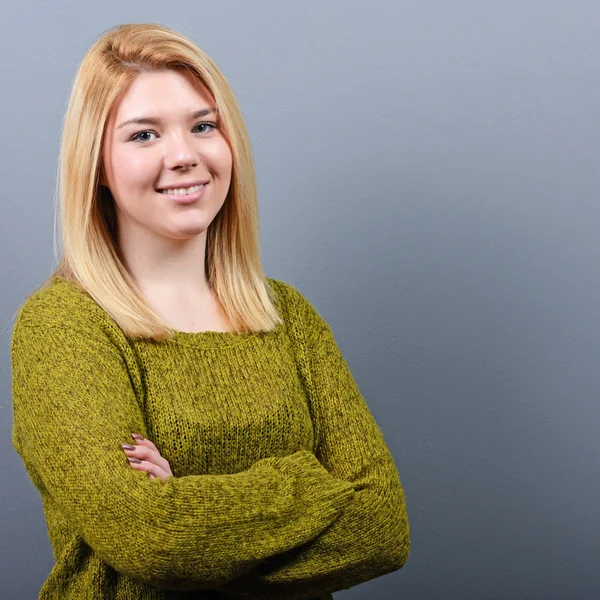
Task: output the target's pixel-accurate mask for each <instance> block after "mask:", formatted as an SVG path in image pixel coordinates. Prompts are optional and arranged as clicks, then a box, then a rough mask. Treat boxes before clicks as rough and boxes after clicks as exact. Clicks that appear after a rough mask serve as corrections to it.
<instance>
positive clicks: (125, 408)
mask: <svg viewBox="0 0 600 600" xmlns="http://www.w3.org/2000/svg"><path fill="white" fill-rule="evenodd" d="M268 282H269V285H270V286H271V287H272V288H273V290H274V291H275V304H276V306H277V308H278V310H279V312H280V315H281V316H282V319H283V321H284V323H283V324H282V325H279V326H278V327H277V328H276V329H275V330H273V331H271V332H267V333H251V334H243V333H233V332H215V331H206V332H200V333H186V332H178V333H177V334H176V336H175V338H174V339H172V340H169V341H165V342H154V341H151V340H138V341H133V340H131V339H129V338H128V337H126V336H125V335H124V334H123V332H122V330H121V329H120V328H119V327H118V326H117V325H116V323H115V321H114V320H112V319H111V318H110V316H109V315H108V314H107V313H106V312H105V311H104V310H103V309H102V308H101V307H100V306H99V305H98V304H97V303H96V302H95V301H94V300H93V299H92V297H91V296H90V295H89V294H87V293H85V292H83V291H82V290H81V289H80V288H78V287H77V286H75V285H74V284H72V283H70V282H67V281H65V280H63V279H58V278H56V279H55V280H54V282H53V284H52V285H51V286H50V287H47V288H45V289H42V290H38V291H37V292H35V293H34V294H33V295H32V296H30V297H29V298H28V299H27V300H26V302H25V303H24V304H23V306H22V307H21V308H20V310H19V313H18V316H17V320H16V322H15V326H14V329H13V334H12V344H11V359H12V386H13V387H12V393H13V408H14V417H13V419H14V420H13V437H12V440H13V445H14V448H15V450H16V451H17V452H18V454H19V455H20V457H21V458H22V460H23V463H24V465H25V468H26V469H27V472H28V474H29V476H30V478H31V480H32V482H33V484H34V485H35V487H36V488H37V490H38V491H39V493H40V495H41V500H42V503H43V507H44V515H45V519H46V524H47V527H48V536H49V539H50V542H51V545H52V549H53V553H54V557H55V560H56V562H55V565H54V567H53V568H52V570H51V572H50V574H49V576H48V578H47V580H46V581H45V583H44V585H43V587H42V589H41V591H40V595H39V598H42V599H53V600H54V599H60V600H87V599H89V600H100V599H103V598H111V599H112V600H134V599H135V600H137V599H144V600H151V599H152V600H167V599H168V600H174V599H184V598H187V599H190V598H199V599H204V598H206V599H217V598H221V599H224V598H239V599H265V600H284V599H285V600H292V599H295V598H298V599H309V598H316V597H320V598H331V595H330V594H331V592H334V591H336V590H342V589H346V588H349V587H351V586H354V585H357V584H360V583H362V582H365V581H368V580H371V579H373V578H376V577H379V576H381V575H384V574H387V573H390V572H392V571H395V570H397V569H400V568H401V567H402V566H403V565H404V563H405V562H406V560H407V558H408V552H409V545H410V541H409V526H408V520H407V515H406V505H405V498H404V493H403V490H402V486H401V482H400V477H399V475H398V471H397V470H396V467H395V464H394V460H393V458H392V456H391V454H390V452H389V450H388V448H387V446H386V443H385V441H384V438H383V435H382V432H381V430H380V429H379V427H378V425H377V423H376V422H375V420H374V419H373V416H372V415H371V413H370V412H369V409H368V407H367V404H366V403H365V400H364V399H363V397H362V396H361V393H360V391H359V389H358V387H357V385H356V383H355V381H354V379H353V377H352V375H351V373H350V370H349V368H348V365H347V363H346V361H345V360H344V358H343V356H342V354H341V353H340V350H339V348H338V346H337V344H336V341H335V339H334V336H333V334H332V331H331V328H330V327H329V326H328V325H327V323H326V322H325V321H324V320H323V319H322V318H321V317H320V316H319V314H318V313H317V312H316V310H315V309H314V308H313V306H312V305H311V304H310V303H309V302H308V301H307V300H306V299H305V298H304V297H303V296H302V295H301V294H300V293H299V292H298V291H297V290H296V289H295V288H294V287H292V286H291V285H289V284H286V283H284V282H282V281H278V280H275V279H271V278H269V279H268ZM131 433H139V434H141V435H143V436H144V437H147V438H148V439H150V440H151V441H152V442H154V444H155V445H156V446H157V448H158V450H159V452H160V454H161V455H162V456H163V457H164V458H166V459H167V460H168V461H169V464H170V466H171V469H172V472H173V477H169V478H167V480H166V481H165V482H162V481H161V480H160V479H159V478H156V479H150V478H148V475H147V473H145V472H141V471H135V470H134V469H132V468H131V467H130V466H129V463H128V461H127V457H126V455H125V453H124V452H123V450H122V449H121V444H122V443H133V441H132V438H131Z"/></svg>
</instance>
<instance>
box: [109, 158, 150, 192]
mask: <svg viewBox="0 0 600 600" xmlns="http://www.w3.org/2000/svg"><path fill="white" fill-rule="evenodd" d="M149 159H150V157H149V156H142V155H141V153H137V152H136V153H130V152H121V153H120V154H119V155H118V156H115V158H114V163H113V165H114V166H113V168H114V172H115V179H116V180H117V186H119V185H125V186H128V187H130V186H133V187H137V186H139V187H146V186H147V185H148V183H149V182H152V179H153V171H152V161H151V160H149Z"/></svg>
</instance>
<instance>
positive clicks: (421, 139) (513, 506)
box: [0, 0, 600, 600]
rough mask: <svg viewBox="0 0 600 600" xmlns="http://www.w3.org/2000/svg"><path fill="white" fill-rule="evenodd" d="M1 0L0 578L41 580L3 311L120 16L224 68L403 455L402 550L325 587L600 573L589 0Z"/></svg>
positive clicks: (285, 227)
mask: <svg viewBox="0 0 600 600" xmlns="http://www.w3.org/2000/svg"><path fill="white" fill-rule="evenodd" d="M1 14H2V25H3V26H2V36H1V37H0V69H1V76H2V100H1V102H2V112H1V117H0V119H1V130H0V131H1V133H2V146H1V148H0V172H1V175H2V192H1V194H0V207H1V210H2V213H1V214H2V219H1V220H0V240H1V241H0V244H1V259H2V260H1V262H0V278H1V281H2V294H1V297H0V316H1V317H2V327H1V328H0V330H1V332H2V336H1V338H0V353H1V356H0V386H1V391H0V412H1V416H0V419H1V421H0V443H1V454H0V455H1V456H2V467H1V471H2V472H1V476H0V486H1V493H0V597H2V598H3V600H27V599H30V598H36V597H37V592H38V590H39V588H40V587H41V585H42V583H43V581H44V580H45V578H46V576H47V574H48V572H49V570H50V568H51V566H52V564H53V558H52V553H51V549H50V546H49V543H48V539H47V534H46V528H45V522H44V519H43V513H42V506H41V501H40V499H39V495H38V494H37V491H36V490H35V488H34V487H33V485H32V484H31V483H30V480H29V478H28V477H27V474H26V472H25V470H24V467H23V465H22V464H21V462H20V459H19V457H18V455H17V454H16V453H15V452H14V450H13V448H12V445H11V440H10V435H11V425H12V407H11V372H10V356H9V347H10V334H11V331H12V326H13V322H12V315H13V313H14V311H15V309H16V308H17V307H18V306H19V305H20V303H21V302H22V301H23V300H24V299H25V297H26V295H27V294H29V293H31V291H32V290H33V289H34V288H35V287H36V286H37V285H39V284H40V283H41V282H42V281H43V280H44V279H45V278H46V277H47V276H48V274H49V273H50V271H51V268H52V267H53V265H54V262H53V255H52V254H53V245H52V208H53V194H54V185H55V175H56V161H57V154H58V147H59V137H60V133H61V127H62V118H63V114H64V110H65V106H66V102H67V100H68V93H69V89H70V85H71V82H72V79H73V77H74V75H75V71H76V69H77V66H78V64H79V62H80V61H81V59H82V58H83V55H84V54H85V52H86V51H87V49H88V48H89V46H90V45H91V44H92V43H93V41H94V40H95V39H96V37H97V36H98V35H100V34H101V33H102V32H103V31H105V30H106V29H108V28H110V27H112V26H113V25H116V24H118V23H130V22H155V23H160V24H163V25H167V26H170V27H173V28H175V29H178V30H180V31H181V32H183V33H185V34H186V35H188V36H190V37H191V38H192V39H193V40H194V41H195V42H196V43H197V44H198V45H199V46H200V47H202V48H203V49H204V50H206V51H207V52H208V54H209V55H210V56H211V57H212V58H213V60H214V61H215V62H216V63H217V65H218V66H219V67H220V68H221V70H222V71H223V72H224V74H225V76H226V77H227V78H228V80H229V82H230V84H231V86H232V88H233V90H234V92H235V93H236V95H237V98H238V100H239V102H240V105H241V107H242V110H243V113H244V116H245V119H246V122H247V126H248V129H249V131H250V135H251V138H252V141H253V145H254V151H255V158H256V169H257V177H258V184H259V197H260V217H261V250H262V257H263V263H264V267H265V271H266V273H267V275H269V276H271V277H275V278H279V279H283V280H284V281H287V282H289V283H292V284H293V285H295V286H296V287H297V288H298V289H299V290H300V291H301V292H302V293H303V294H305V296H306V297H307V298H308V299H309V300H310V301H311V302H312V303H313V304H314V305H315V306H316V307H317V309H318V310H319V312H320V313H321V314H322V315H323V317H324V318H325V319H326V320H327V321H328V322H329V323H330V324H331V326H332V328H333V330H334V333H335V334H336V338H337V340H338V343H339V345H340V347H341V349H342V352H343V353H344V355H345V357H346V359H347V361H348V363H349V364H350V367H351V369H352V371H353V373H354V376H355V378H356V380H357V383H358V385H359V387H360V389H361V391H362V393H363V395H364V396H365V398H366V400H367V402H368V404H369V406H370V408H371V411H372V413H373V415H374V417H375V418H376V420H377V421H378V423H379V424H380V427H381V428H382V430H383V432H384V435H385V438H386V440H387V443H388V445H389V448H390V450H391V452H392V454H393V455H394V458H395V461H396V464H397V467H398V470H399V472H400V475H401V478H402V483H403V485H404V488H405V491H406V497H407V503H408V512H409V517H410V524H411V530H412V553H411V556H410V559H409V561H408V563H407V565H406V566H405V567H404V569H402V570H400V571H397V572H394V573H392V574H389V575H386V576H384V577H380V578H378V579H376V580H373V581H370V582H366V583H364V584H362V585H360V586H357V587H355V588H352V589H351V590H346V591H342V592H338V593H336V594H335V597H336V598H339V599H341V598H344V599H347V600H351V599H358V598H361V599H362V598H366V599H370V598H379V599H381V600H384V599H385V600H395V599H397V598H403V599H411V600H417V599H418V600H420V599H423V600H442V599H443V600H449V599H450V600H453V599H457V600H458V599H460V600H481V599H490V600H496V599H498V600H500V599H513V598H518V599H520V600H552V599H560V600H565V599H575V600H587V599H595V598H598V597H599V595H600V569H599V567H598V561H599V559H600V527H599V524H600V517H599V492H600V483H599V477H598V476H599V471H600V468H599V465H600V460H599V442H598V440H599V434H598V432H599V427H600V416H599V414H600V410H599V397H600V353H599V351H598V345H599V342H600V318H599V311H600V285H599V282H598V280H597V277H598V267H599V265H600V242H599V240H600V207H599V205H598V190H599V169H598V158H599V152H598V146H599V140H600V120H599V112H600V111H599V108H598V107H599V98H598V94H599V92H600V8H599V5H598V3H597V2H592V1H587V2H583V1H577V0H572V1H571V2H566V1H562V2H559V1H557V0H535V1H534V0H530V1H528V0H518V1H517V0H503V1H502V2H482V1H481V0H471V1H458V0H457V1H454V2H451V1H443V0H429V1H428V0H419V1H418V2H417V1H413V2H406V1H405V2H402V1H394V2H393V1H391V0H388V1H374V0H369V1H362V2H350V1H348V2H344V1H342V0H336V1H333V0H332V1H329V2H326V1H321V2H317V1H312V2H301V3H295V2H281V1H271V2H264V1H263V2H252V1H239V2H232V1H223V0H219V1H218V2H192V1H191V0H187V1H177V2H157V1H149V0H146V1H145V2H126V3H124V2H120V1H117V0H104V1H103V2H101V3H93V4H92V3H75V2H69V1H67V0H56V1H55V2H52V3H46V2H36V3H32V2H28V1H26V0H24V1H21V2H20V3H19V4H17V3H14V2H13V3H6V4H5V5H3V6H2V7H1ZM81 442H82V443H85V434H84V432H82V438H81Z"/></svg>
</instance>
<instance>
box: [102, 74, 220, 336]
mask: <svg viewBox="0 0 600 600" xmlns="http://www.w3.org/2000/svg"><path fill="white" fill-rule="evenodd" d="M211 108H212V109H214V108H215V102H214V99H213V98H212V95H211V94H210V92H209V91H208V90H207V89H206V87H205V86H204V85H202V84H201V83H200V82H197V81H194V79H193V78H192V77H191V75H189V74H188V73H187V72H183V71H181V70H173V69H168V70H164V71H160V72H152V73H140V74H139V75H138V76H137V77H136V79H135V80H134V81H133V83H132V84H131V85H130V87H129V88H128V89H127V90H126V92H125V93H124V94H123V95H122V96H121V98H120V99H119V100H118V102H117V103H116V105H115V106H114V107H113V109H112V111H111V114H110V115H109V119H108V121H107V126H106V130H105V135H104V139H103V144H102V153H101V173H100V184H101V185H105V186H106V187H108V188H109V189H110V191H111V193H112V196H113V198H114V200H115V205H116V211H117V221H118V230H119V246H120V249H121V253H122V255H123V259H124V262H125V265H126V267H127V269H128V270H129V272H130V273H131V274H132V275H133V277H134V279H135V280H136V282H137V283H138V285H139V287H140V288H141V290H142V292H143V293H144V294H145V295H146V296H147V298H148V300H149V301H150V303H151V304H152V305H153V306H154V307H155V308H156V309H157V311H158V312H159V314H160V313H161V311H162V312H167V311H168V310H171V312H172V311H173V308H172V307H177V311H178V313H179V314H188V313H189V314H192V313H193V312H194V311H196V312H198V311H197V308H198V307H205V306H206V303H207V300H209V297H210V290H209V288H208V283H207V280H206V274H205V273H204V270H203V269H199V268H198V265H203V264H204V255H205V250H206V233H207V229H208V226H209V225H210V223H211V222H212V221H213V219H214V218H215V216H216V215H217V214H218V212H219V211H220V209H221V207H222V206H223V203H224V202H225V199H226V196H227V192H228V190H229V186H230V183H231V171H232V153H231V148H230V147H229V143H228V141H227V139H226V137H225V135H224V133H223V131H222V130H221V128H220V124H219V121H218V118H217V115H216V114H215V113H211V114H208V115H206V116H202V117H199V118H195V119H190V118H189V114H190V113H191V112H193V111H197V110H200V109H211ZM140 116H151V117H158V118H160V119H161V120H162V124H160V125H157V124H137V125H136V124H132V125H127V126H125V127H122V128H120V127H119V125H121V124H122V123H123V122H124V121H126V120H129V119H132V118H136V117H140ZM215 125H216V127H215ZM198 180H200V181H204V180H208V181H209V183H208V186H207V187H206V189H205V191H204V195H203V196H202V197H201V198H200V199H199V200H198V201H196V202H195V203H193V204H191V205H182V204H178V203H176V202H174V201H173V200H170V199H169V198H168V197H167V196H165V195H162V194H159V193H158V192H157V191H156V190H157V188H174V187H180V184H181V183H185V182H188V181H198ZM167 307H170V308H167ZM199 324H200V323H199ZM193 325H194V324H193V323H191V324H190V326H193Z"/></svg>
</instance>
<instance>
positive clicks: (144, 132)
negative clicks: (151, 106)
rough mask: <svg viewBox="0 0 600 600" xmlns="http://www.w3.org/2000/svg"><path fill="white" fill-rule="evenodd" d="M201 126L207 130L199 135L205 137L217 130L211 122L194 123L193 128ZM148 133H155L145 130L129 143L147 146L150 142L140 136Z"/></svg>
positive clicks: (139, 132) (215, 125)
mask: <svg viewBox="0 0 600 600" xmlns="http://www.w3.org/2000/svg"><path fill="white" fill-rule="evenodd" d="M201 126H202V127H207V128H208V130H207V131H204V132H199V133H200V134H201V135H206V134H207V133H210V132H211V131H213V130H215V129H217V124H216V123H215V122H213V121H202V122H201V123H196V125H194V128H196V127H201ZM150 133H152V134H154V133H155V132H154V131H152V130H151V129H146V130H144V131H138V133H136V134H135V135H134V136H133V137H131V138H130V141H132V142H137V143H139V144H147V143H148V142H149V141H151V140H142V139H141V138H140V136H142V135H144V134H150Z"/></svg>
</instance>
